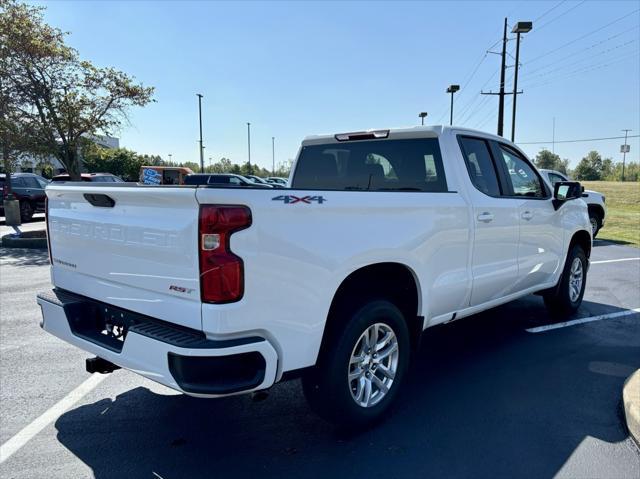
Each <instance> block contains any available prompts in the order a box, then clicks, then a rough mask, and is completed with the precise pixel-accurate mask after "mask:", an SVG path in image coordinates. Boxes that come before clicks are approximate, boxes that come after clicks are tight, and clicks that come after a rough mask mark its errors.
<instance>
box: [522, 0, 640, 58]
mask: <svg viewBox="0 0 640 479" xmlns="http://www.w3.org/2000/svg"><path fill="white" fill-rule="evenodd" d="M638 11H640V8H636V9H635V10H633V11H631V12H629V13H626V14H625V15H623V16H621V17H619V18H616V19H615V20H613V21H611V22H609V23H607V24H606V25H603V26H602V27H600V28H596V29H595V30H592V31H590V32H588V33H585V34H584V35H581V36H579V37H578V38H575V39H573V40H571V41H569V42H567V43H565V44H563V45H560V46H559V47H557V48H554V49H553V50H549V51H548V52H546V53H543V54H542V55H538V56H537V57H534V58H532V59H531V60H529V61H528V62H527V63H526V64H525V65H529V64H530V63H533V62H535V61H538V60H539V59H541V58H544V57H546V56H549V55H551V54H552V53H555V52H557V51H558V50H561V49H563V48H565V47H568V46H569V45H573V44H574V43H576V42H578V41H580V40H582V39H583V38H587V37H589V36H591V35H593V34H594V33H598V32H600V31H602V30H604V29H605V28H608V27H610V26H611V25H614V24H616V23H618V22H620V21H622V20H624V19H625V18H627V17H629V16H631V15H633V14H634V13H637V12H638Z"/></svg>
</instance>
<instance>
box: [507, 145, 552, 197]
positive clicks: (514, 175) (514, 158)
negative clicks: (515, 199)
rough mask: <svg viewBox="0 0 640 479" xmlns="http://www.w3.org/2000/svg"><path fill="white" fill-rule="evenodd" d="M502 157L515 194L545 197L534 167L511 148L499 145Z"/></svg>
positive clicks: (510, 185)
mask: <svg viewBox="0 0 640 479" xmlns="http://www.w3.org/2000/svg"><path fill="white" fill-rule="evenodd" d="M498 150H499V151H500V159H499V160H498V161H502V162H503V163H504V166H505V171H506V176H507V181H508V182H509V185H508V186H509V187H510V188H511V192H512V194H513V196H527V197H532V198H544V196H545V191H544V188H543V187H542V182H541V181H540V177H539V176H538V175H537V174H536V172H535V171H534V169H533V167H531V165H529V163H527V162H526V161H525V160H524V159H523V158H521V157H520V156H519V155H518V154H516V153H515V152H514V151H512V150H511V149H507V148H505V147H504V146H503V145H498Z"/></svg>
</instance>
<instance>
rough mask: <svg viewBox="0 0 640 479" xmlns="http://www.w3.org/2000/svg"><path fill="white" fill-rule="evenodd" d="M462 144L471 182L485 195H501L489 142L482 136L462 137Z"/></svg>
mask: <svg viewBox="0 0 640 479" xmlns="http://www.w3.org/2000/svg"><path fill="white" fill-rule="evenodd" d="M459 141H460V146H461V147H462V154H463V156H464V162H465V163H466V165H467V171H468V172H469V177H470V178H471V182H472V183H473V186H475V187H476V189H478V190H480V191H482V192H483V193H484V194H485V195H489V196H500V186H499V185H498V176H497V175H496V169H495V166H494V165H493V160H492V159H491V153H490V151H489V144H488V143H487V142H486V141H485V140H482V139H480V138H469V137H460V140H459Z"/></svg>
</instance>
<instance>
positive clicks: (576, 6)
mask: <svg viewBox="0 0 640 479" xmlns="http://www.w3.org/2000/svg"><path fill="white" fill-rule="evenodd" d="M586 1H587V0H582V1H581V2H580V3H578V4H576V5H574V6H573V7H571V8H569V9H568V10H565V11H564V12H562V13H561V14H560V15H557V16H555V17H553V18H552V19H551V20H549V21H548V22H546V23H543V24H542V25H540V26H539V27H537V28H536V29H535V32H536V33H537V32H539V31H540V30H541V29H543V28H544V27H546V26H547V25H549V24H550V23H553V22H555V21H556V20H557V19H558V18H562V17H564V16H565V15H566V14H567V13H569V12H571V11H573V10H575V9H576V8H578V7H579V6H580V5H582V4H583V3H585V2H586Z"/></svg>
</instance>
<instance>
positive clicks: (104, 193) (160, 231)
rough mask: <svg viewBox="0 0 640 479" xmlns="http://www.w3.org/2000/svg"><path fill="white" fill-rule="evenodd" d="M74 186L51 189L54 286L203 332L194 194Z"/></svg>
mask: <svg viewBox="0 0 640 479" xmlns="http://www.w3.org/2000/svg"><path fill="white" fill-rule="evenodd" d="M76 185H77V183H76V184H75V185H70V184H60V185H51V186H48V187H47V189H46V193H47V199H48V227H49V237H50V244H51V261H52V280H53V283H54V284H55V285H56V287H58V288H62V289H65V290H68V291H71V292H74V293H77V294H80V295H83V296H87V297H89V298H93V299H96V300H99V301H102V302H105V303H108V304H113V305H116V306H119V307H121V308H125V309H129V310H131V311H136V312H140V313H143V314H146V315H149V316H153V317H156V318H158V319H162V320H165V321H169V322H172V323H176V324H180V325H183V326H187V327H190V328H196V329H201V328H202V321H201V303H200V286H199V265H198V202H197V201H196V198H195V191H196V190H195V189H194V188H188V187H186V188H185V187H180V188H177V187H176V188H174V187H144V186H133V185H121V186H109V185H96V184H93V185H86V186H85V185H83V186H76ZM112 202H113V205H112V206H109V205H110V204H111V203H112Z"/></svg>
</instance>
